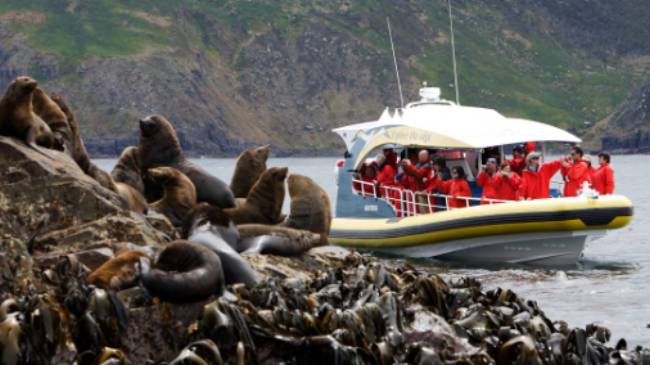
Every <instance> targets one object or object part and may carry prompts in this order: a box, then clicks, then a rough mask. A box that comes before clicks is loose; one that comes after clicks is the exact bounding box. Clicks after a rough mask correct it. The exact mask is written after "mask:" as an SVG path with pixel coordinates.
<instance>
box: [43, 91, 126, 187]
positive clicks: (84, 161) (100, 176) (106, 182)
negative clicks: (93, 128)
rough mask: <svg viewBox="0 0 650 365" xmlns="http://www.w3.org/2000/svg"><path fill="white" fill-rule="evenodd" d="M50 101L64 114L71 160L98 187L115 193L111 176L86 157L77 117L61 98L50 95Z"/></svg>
mask: <svg viewBox="0 0 650 365" xmlns="http://www.w3.org/2000/svg"><path fill="white" fill-rule="evenodd" d="M51 99H52V101H54V102H55V103H56V104H57V105H58V106H59V108H61V111H63V113H64V114H65V116H66V118H67V120H68V125H69V127H70V132H71V133H72V138H71V145H72V151H71V154H72V159H73V160H75V162H76V163H77V165H78V166H79V167H80V168H81V170H82V171H83V172H84V173H86V175H88V176H90V177H92V178H93V179H94V180H95V181H97V182H98V183H99V185H101V186H103V187H105V188H106V189H108V190H111V191H114V192H117V187H116V186H115V182H114V181H113V179H112V178H111V175H110V174H109V173H107V172H106V171H104V170H102V169H100V168H99V167H97V166H96V165H95V164H94V163H92V162H90V157H89V156H88V151H87V150H86V146H85V145H84V142H83V140H82V139H81V135H80V133H79V123H78V122H77V115H76V114H75V113H74V111H72V109H71V108H70V106H69V105H68V104H67V103H66V101H65V99H64V98H63V96H61V95H59V94H57V93H52V96H51Z"/></svg>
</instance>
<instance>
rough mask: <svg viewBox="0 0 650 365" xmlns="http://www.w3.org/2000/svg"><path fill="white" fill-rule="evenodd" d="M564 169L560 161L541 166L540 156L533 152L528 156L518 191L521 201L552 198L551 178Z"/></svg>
mask: <svg viewBox="0 0 650 365" xmlns="http://www.w3.org/2000/svg"><path fill="white" fill-rule="evenodd" d="M561 167H562V162H561V161H560V160H557V161H552V162H547V163H544V164H540V162H539V154H538V153H537V152H531V153H529V154H528V156H526V168H525V169H524V171H522V173H521V184H519V189H518V190H517V197H518V198H519V199H520V200H530V199H545V198H548V197H550V192H549V190H550V188H549V186H550V183H551V178H552V177H553V175H555V174H556V173H557V172H558V170H560V168H561Z"/></svg>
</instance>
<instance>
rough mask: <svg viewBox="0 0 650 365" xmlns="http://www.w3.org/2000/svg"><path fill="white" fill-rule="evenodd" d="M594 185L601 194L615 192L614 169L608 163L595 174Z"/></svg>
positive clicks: (601, 166)
mask: <svg viewBox="0 0 650 365" xmlns="http://www.w3.org/2000/svg"><path fill="white" fill-rule="evenodd" d="M592 183H593V186H594V189H595V190H596V191H598V192H599V193H600V194H601V195H607V194H614V170H613V169H612V167H611V166H610V165H609V164H608V163H607V164H604V165H600V167H599V168H598V169H597V170H596V171H595V172H594V174H593V181H592Z"/></svg>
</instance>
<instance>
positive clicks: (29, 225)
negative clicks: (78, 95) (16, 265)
mask: <svg viewBox="0 0 650 365" xmlns="http://www.w3.org/2000/svg"><path fill="white" fill-rule="evenodd" d="M47 153H48V154H49V155H50V156H51V157H47V156H44V155H43V154H41V153H39V152H37V151H35V150H34V149H32V148H30V147H28V146H27V145H25V144H24V143H22V142H21V141H19V140H16V139H14V138H9V137H0V222H2V224H1V225H0V240H2V241H3V242H5V241H9V240H18V241H22V242H28V241H30V240H31V243H32V246H33V247H34V248H35V249H36V250H39V251H51V250H55V251H65V252H70V251H77V250H80V249H83V248H86V247H89V246H97V245H103V244H111V243H115V242H119V241H129V242H133V243H136V244H151V243H160V242H165V241H167V240H169V239H170V238H173V237H170V235H174V234H175V233H174V231H173V228H172V227H171V226H169V229H163V230H160V227H165V226H166V225H164V224H162V225H161V224H160V223H159V222H157V223H156V227H157V228H159V229H156V228H154V227H153V226H152V224H151V223H150V222H149V221H148V220H147V218H146V217H144V216H142V215H138V214H136V213H133V212H130V211H127V210H125V209H123V208H122V204H121V202H120V198H119V197H118V196H117V195H116V194H115V193H114V192H112V191H110V190H107V189H105V188H103V187H102V186H100V185H99V184H98V183H97V182H96V181H95V180H93V179H92V178H90V177H89V176H87V175H85V174H84V173H83V171H82V170H81V169H80V168H79V167H78V166H77V164H76V163H75V162H74V161H73V160H72V159H71V158H70V157H68V156H67V155H66V154H64V153H61V152H58V151H54V150H47Z"/></svg>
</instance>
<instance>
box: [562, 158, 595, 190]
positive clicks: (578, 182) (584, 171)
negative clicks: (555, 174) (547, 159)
mask: <svg viewBox="0 0 650 365" xmlns="http://www.w3.org/2000/svg"><path fill="white" fill-rule="evenodd" d="M562 175H564V176H566V180H567V181H566V183H565V184H564V196H577V195H578V189H580V188H582V183H584V182H585V181H587V182H589V183H591V177H590V176H589V166H588V165H587V163H586V162H585V161H578V162H575V163H572V164H569V166H568V167H563V168H562Z"/></svg>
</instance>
